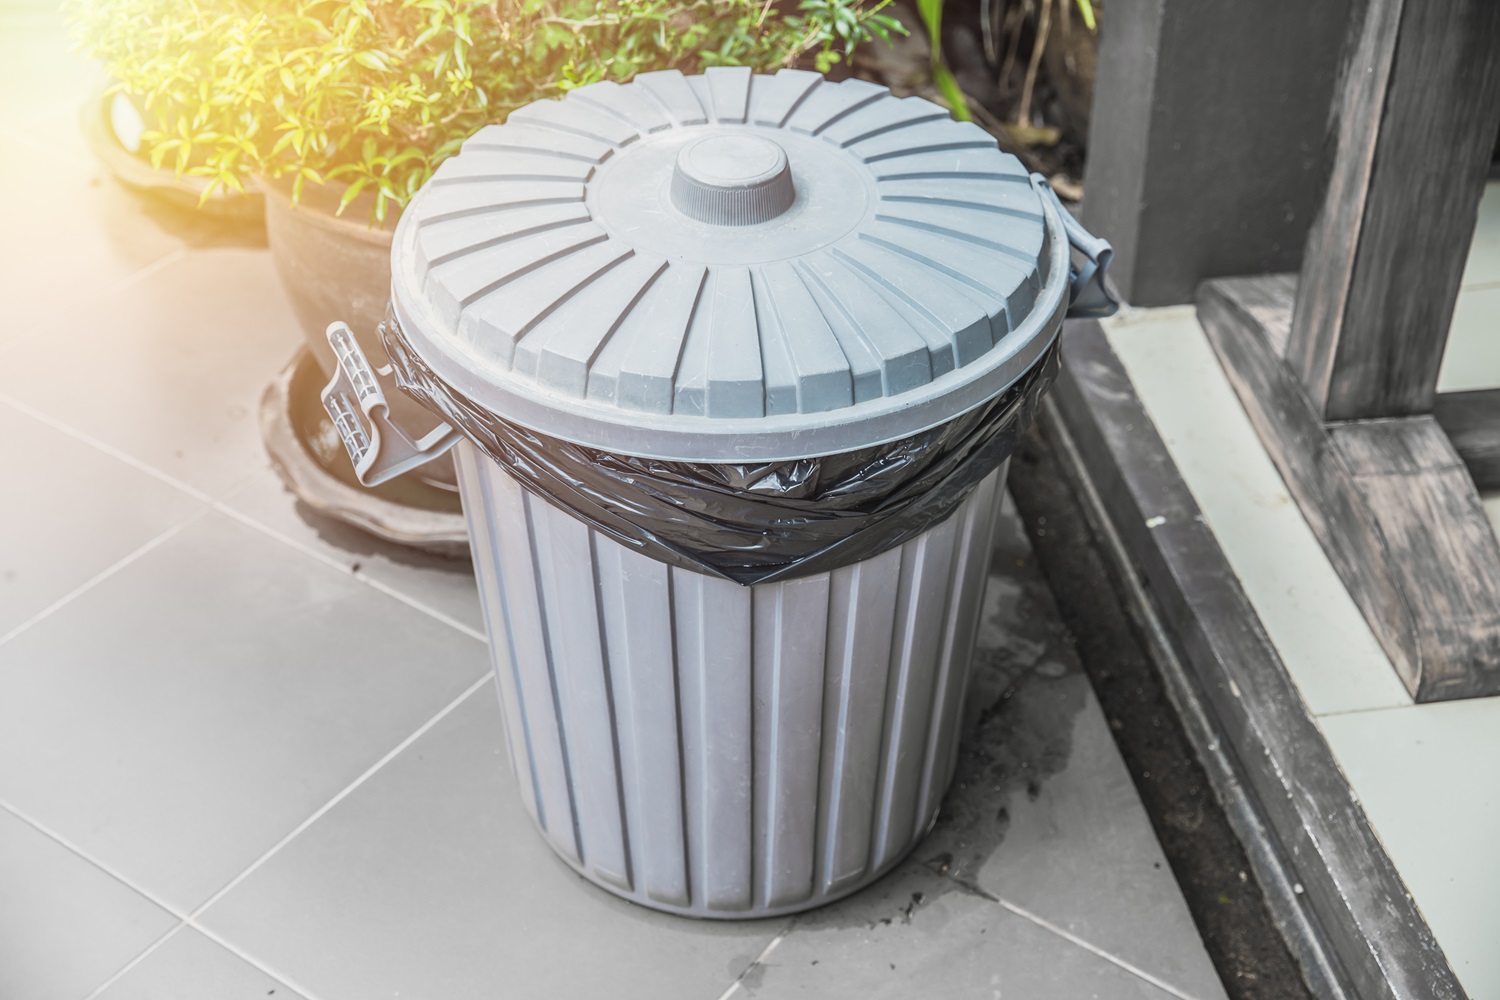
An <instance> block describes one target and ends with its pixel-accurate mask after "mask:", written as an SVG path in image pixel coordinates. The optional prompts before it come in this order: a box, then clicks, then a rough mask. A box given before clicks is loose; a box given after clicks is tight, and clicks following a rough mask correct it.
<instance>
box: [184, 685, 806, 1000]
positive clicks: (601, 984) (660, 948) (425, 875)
mask: <svg viewBox="0 0 1500 1000" xmlns="http://www.w3.org/2000/svg"><path fill="white" fill-rule="evenodd" d="M501 726H502V722H501V714H500V708H499V705H498V703H497V701H496V698H495V695H494V692H493V689H492V688H490V687H486V688H485V689H484V690H482V691H479V692H477V693H476V694H475V695H473V696H472V697H471V698H470V699H469V700H468V701H467V702H465V703H464V704H463V705H462V706H461V707H460V708H459V709H457V710H456V711H455V712H454V713H453V714H452V715H450V716H449V717H447V718H446V719H444V720H443V721H442V722H440V723H439V724H438V725H436V726H434V727H433V728H432V729H431V730H430V731H429V732H428V733H427V734H425V735H424V736H423V737H422V738H421V739H420V740H418V741H417V742H415V743H413V744H412V745H411V746H410V747H408V748H407V749H406V750H405V751H403V752H402V754H401V755H400V756H398V757H397V758H395V759H394V760H393V761H391V762H390V763H389V764H387V765H386V766H385V767H384V768H383V769H381V771H380V772H379V773H377V774H376V775H375V776H374V777H372V778H371V779H370V780H369V781H368V782H367V783H365V784H364V785H363V786H361V787H360V788H359V789H357V790H356V791H355V792H354V793H353V794H351V795H350V796H349V797H348V798H346V799H344V800H343V801H342V802H340V803H339V804H338V805H337V806H336V807H335V808H334V809H332V810H330V811H329V812H328V813H327V814H326V815H325V816H323V817H322V818H321V819H320V820H319V821H318V822H317V823H315V824H314V825H313V826H311V827H310V828H308V829H307V830H306V831H304V832H303V833H302V834H301V835H300V836H298V837H297V839H296V840H294V841H292V842H291V843H290V844H289V845H287V847H286V848H285V849H284V850H282V851H281V852H280V853H279V854H277V855H276V856H275V857H273V858H272V859H271V860H269V861H268V862H267V863H266V864H265V865H264V866H262V867H261V868H260V869H259V870H257V871H256V872H254V873H253V874H252V875H251V876H250V877H249V878H248V879H246V880H245V881H244V882H243V883H241V884H240V885H239V886H237V887H236V888H235V889H233V890H232V891H231V892H230V893H229V894H228V895H226V896H225V897H224V898H223V899H222V900H220V901H219V902H217V903H215V904H214V905H213V906H212V907H210V908H209V909H208V910H207V912H205V913H204V915H203V917H202V920H203V923H204V925H205V926H206V927H208V928H210V929H211V930H213V931H215V932H216V933H218V934H219V935H221V936H222V937H224V938H225V939H226V940H231V941H234V942H235V943H236V944H237V945H238V946H240V947H241V948H242V949H244V950H245V951H246V952H247V953H248V954H251V955H254V956H255V957H256V958H257V959H258V960H261V961H264V962H265V963H267V964H268V965H269V966H270V967H272V968H275V969H277V970H278V971H279V972H281V973H283V974H285V975H287V976H289V977H290V978H292V979H293V980H295V981H296V982H297V983H299V984H300V985H301V986H303V987H304V988H305V989H307V990H309V991H310V992H311V993H313V994H315V995H316V996H317V997H318V998H319V1000H377V998H382V997H398V996H399V997H441V998H443V1000H467V998H474V1000H493V998H494V997H497V996H511V997H559V998H561V997H570V998H571V997H610V998H611V1000H623V998H632V997H640V998H649V1000H674V998H679V997H680V998H684V1000H714V998H715V997H717V996H718V995H719V994H720V993H721V992H722V991H723V990H724V989H725V988H726V987H727V986H728V985H729V984H730V983H731V982H733V981H734V979H735V977H736V976H738V975H739V973H740V972H741V971H743V970H744V969H745V968H746V967H747V966H748V965H749V964H750V963H751V961H752V960H753V959H754V958H755V956H757V955H758V954H760V952H761V950H762V949H763V948H764V947H765V945H766V943H767V942H768V941H769V940H770V939H771V938H772V937H773V936H774V935H775V934H777V933H778V931H779V930H780V929H781V927H782V926H784V922H777V921H750V922H738V923H716V922H709V921H695V920H687V919H683V918H678V917H670V916H665V915H663V914H659V913H655V912H653V911H650V910H646V909H644V908H642V907H637V906H634V905H632V904H630V903H625V902H622V901H621V900H618V899H616V898H615V897H613V896H610V895H609V894H608V893H606V892H604V891H603V890H600V889H597V888H595V887H594V886H592V885H589V884H588V883H586V882H584V881H583V880H582V879H581V878H579V877H578V876H577V875H575V874H573V872H572V871H571V870H570V869H568V868H567V867H566V866H565V865H563V863H562V862H561V861H559V860H557V859H556V858H555V857H554V856H553V855H552V853H551V850H550V849H549V848H548V847H547V846H546V845H545V843H544V842H543V840H542V838H541V836H540V835H539V834H538V833H537V832H536V830H535V829H534V828H533V826H532V824H531V821H530V819H529V818H528V817H527V815H526V814H525V812H524V810H523V807H522V805H521V800H520V796H519V793H518V792H517V791H516V788H515V783H514V780H513V778H512V776H511V771H510V765H509V763H508V760H507V757H506V752H505V749H504V741H505V740H504V734H503V732H502V730H501Z"/></svg>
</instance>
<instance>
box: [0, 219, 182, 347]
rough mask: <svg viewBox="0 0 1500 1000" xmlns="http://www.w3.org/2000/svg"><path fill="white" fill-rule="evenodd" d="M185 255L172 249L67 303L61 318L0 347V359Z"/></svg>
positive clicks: (28, 330)
mask: <svg viewBox="0 0 1500 1000" xmlns="http://www.w3.org/2000/svg"><path fill="white" fill-rule="evenodd" d="M187 255H188V248H187V247H185V246H179V247H177V248H176V249H173V250H168V251H167V252H166V253H164V254H162V255H161V256H160V257H158V258H156V259H155V260H153V261H152V262H151V263H149V264H144V265H142V266H140V267H138V268H136V269H135V270H134V271H131V272H130V273H129V274H127V275H125V277H123V278H120V279H119V280H117V281H116V282H115V283H114V284H112V285H110V286H108V287H107V288H102V289H99V290H98V291H95V292H93V293H92V294H89V295H85V296H84V297H83V298H82V299H80V300H78V301H76V302H73V303H70V304H69V306H68V307H67V311H66V312H64V313H63V315H61V316H54V317H52V318H51V319H49V320H46V321H44V322H42V323H39V324H37V325H36V326H33V327H30V328H28V329H26V330H24V331H22V332H21V333H19V334H17V335H16V336H15V337H14V338H13V339H11V340H8V341H6V342H5V344H4V345H0V355H4V354H5V353H6V352H7V351H13V350H15V349H16V348H18V347H20V346H21V345H22V344H27V343H30V342H31V341H33V340H36V339H37V338H38V337H40V336H41V335H42V334H44V333H48V332H50V331H53V330H56V329H57V328H58V327H59V326H61V325H62V324H63V323H64V322H65V321H66V320H67V319H69V318H70V317H71V316H73V315H74V314H76V313H78V312H81V311H82V310H84V309H87V308H89V307H90V306H93V305H97V304H98V303H100V302H103V301H105V300H106V299H109V298H112V297H113V296H115V295H118V294H119V293H120V292H123V291H125V290H126V289H128V288H130V287H131V286H133V285H136V284H139V283H140V282H142V281H145V280H146V279H147V278H149V277H151V276H152V275H154V274H156V273H157V272H158V271H161V270H163V269H164V268H167V267H170V266H171V265H173V264H175V263H177V262H178V261H180V260H182V259H184V258H186V257H187Z"/></svg>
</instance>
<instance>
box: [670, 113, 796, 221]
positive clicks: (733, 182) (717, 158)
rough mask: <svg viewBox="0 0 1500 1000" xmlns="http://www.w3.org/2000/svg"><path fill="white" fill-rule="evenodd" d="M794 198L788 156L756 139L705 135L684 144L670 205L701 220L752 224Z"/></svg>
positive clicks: (788, 205)
mask: <svg viewBox="0 0 1500 1000" xmlns="http://www.w3.org/2000/svg"><path fill="white" fill-rule="evenodd" d="M796 199H797V188H796V187H795V186H794V185H793V184H792V171H791V168H790V167H789V166H788V165H787V160H786V152H785V151H784V150H783V149H782V148H781V147H780V146H778V145H777V144H776V143H774V142H772V141H771V140H770V139H766V138H763V137H762V136H758V135H751V134H747V133H726V134H720V135H710V136H706V137H704V138H702V139H699V140H698V141H697V142H692V143H689V144H688V145H686V146H684V147H683V148H682V151H681V152H679V153H678V154H677V164H676V166H675V167H673V169H672V204H673V205H675V206H676V207H677V210H678V211H680V212H682V214H684V215H687V216H690V217H691V218H694V219H697V220H698V221H699V222H708V223H712V224H713V225H716V226H749V225H754V224H755V223H757V222H765V221H766V220H768V219H774V218H776V216H778V215H780V214H781V213H782V212H785V211H786V210H787V209H789V208H791V207H792V202H794V201H796Z"/></svg>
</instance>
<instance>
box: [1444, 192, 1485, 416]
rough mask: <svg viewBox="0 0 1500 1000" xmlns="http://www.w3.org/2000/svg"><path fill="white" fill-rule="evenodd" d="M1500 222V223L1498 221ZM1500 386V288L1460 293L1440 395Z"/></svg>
mask: <svg viewBox="0 0 1500 1000" xmlns="http://www.w3.org/2000/svg"><path fill="white" fill-rule="evenodd" d="M1497 221H1500V220H1497ZM1495 386H1500V285H1491V286H1489V287H1485V288H1465V289H1464V290H1463V291H1461V292H1459V293H1458V304H1457V306H1456V307H1455V308H1454V310H1453V327H1452V330H1451V332H1450V333H1449V334H1448V347H1447V350H1446V351H1445V352H1444V354H1443V367H1442V369H1441V371H1439V372H1438V390H1439V391H1440V392H1458V391H1461V390H1463V389H1489V388H1493V387H1495Z"/></svg>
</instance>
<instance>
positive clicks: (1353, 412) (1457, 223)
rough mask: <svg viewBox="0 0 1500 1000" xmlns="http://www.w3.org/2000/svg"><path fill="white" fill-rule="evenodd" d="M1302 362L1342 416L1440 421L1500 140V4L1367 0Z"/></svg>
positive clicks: (1315, 261)
mask: <svg viewBox="0 0 1500 1000" xmlns="http://www.w3.org/2000/svg"><path fill="white" fill-rule="evenodd" d="M1351 13H1352V15H1353V34H1352V39H1353V45H1352V49H1351V51H1350V52H1349V54H1348V55H1347V57H1346V60H1345V62H1344V67H1343V76H1342V82H1341V85H1340V88H1339V91H1338V95H1337V98H1336V102H1335V106H1334V113H1335V120H1336V123H1337V124H1336V136H1337V138H1336V149H1337V153H1336V155H1335V158H1334V161H1333V172H1332V175H1331V176H1330V178H1329V181H1328V191H1327V194H1326V195H1325V197H1324V200H1323V207H1322V210H1321V211H1320V212H1319V214H1318V217H1317V219H1316V221H1315V222H1314V223H1313V227H1312V231H1311V232H1310V233H1309V235H1308V240H1307V251H1306V254H1305V256H1304V258H1303V264H1302V279H1301V282H1300V283H1299V285H1298V288H1297V303H1296V308H1295V310H1294V312H1293V314H1292V330H1291V339H1290V341H1289V342H1288V344H1287V350H1286V360H1287V363H1288V364H1289V365H1291V366H1292V368H1293V369H1294V370H1295V371H1296V372H1297V374H1298V375H1299V376H1300V377H1301V379H1302V383H1303V385H1304V386H1306V388H1307V394H1308V398H1309V399H1310V400H1312V402H1313V405H1314V406H1315V407H1317V408H1318V410H1319V411H1320V412H1321V413H1322V415H1323V417H1324V419H1326V420H1359V419H1363V418H1369V417H1398V416H1408V415H1411V414H1418V413H1431V412H1432V409H1433V398H1434V396H1435V395H1436V393H1437V376H1438V367H1439V366H1440V365H1441V364H1442V360H1443V346H1444V344H1445V343H1446V342H1447V339H1448V328H1449V326H1450V325H1451V323H1452V321H1453V304H1454V302H1455V300H1456V299H1457V297H1458V286H1459V281H1460V280H1461V278H1462V276H1463V269H1464V261H1465V260H1466V258H1467V257H1468V252H1469V243H1470V241H1471V240H1472V239H1473V236H1474V222H1475V217H1476V214H1477V212H1478V210H1479V198H1480V195H1481V194H1482V193H1483V191H1484V180H1485V174H1486V171H1487V169H1488V167H1489V161H1490V153H1491V151H1492V150H1493V149H1494V146H1495V132H1496V129H1497V128H1500V50H1497V46H1500V3H1495V2H1494V0H1456V2H1455V0H1420V2H1419V0H1358V2H1356V3H1355V5H1354V10H1353V11H1352V12H1351Z"/></svg>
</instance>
